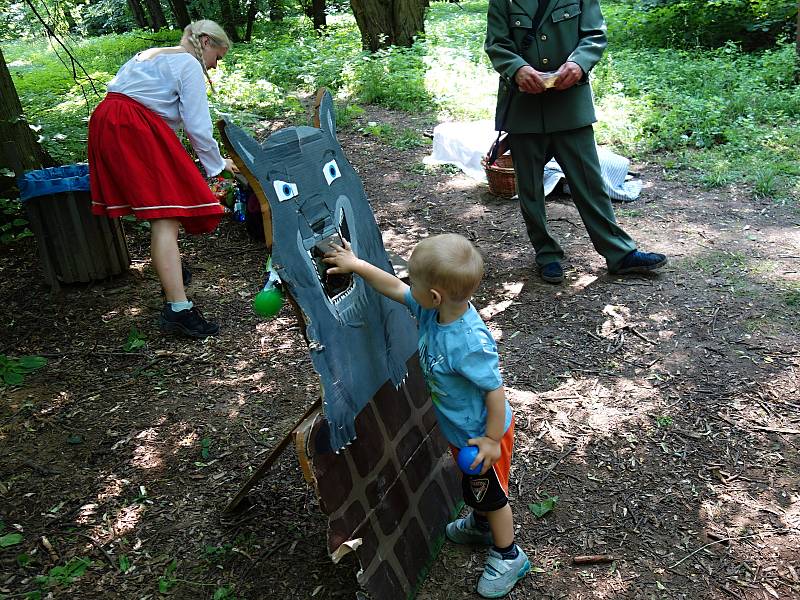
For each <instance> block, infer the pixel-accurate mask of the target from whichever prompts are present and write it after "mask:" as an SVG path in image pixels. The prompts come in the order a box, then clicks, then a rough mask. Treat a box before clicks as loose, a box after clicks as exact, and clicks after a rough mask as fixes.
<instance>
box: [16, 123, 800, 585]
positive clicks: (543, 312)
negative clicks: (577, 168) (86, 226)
mask: <svg viewBox="0 0 800 600" xmlns="http://www.w3.org/2000/svg"><path fill="white" fill-rule="evenodd" d="M367 121H375V122H378V123H389V124H394V125H395V126H397V127H400V128H404V127H412V128H417V129H428V128H430V126H431V123H429V122H426V121H424V120H419V121H415V120H414V119H413V118H409V117H408V116H407V115H400V114H397V113H390V112H386V111H382V110H379V109H369V110H368V112H367V113H366V114H365V115H364V116H363V117H362V118H361V119H360V122H359V123H355V124H354V125H353V127H351V128H349V129H348V130H346V131H345V132H342V133H341V139H342V142H343V146H344V149H345V153H346V154H347V156H348V157H349V159H350V161H351V162H352V163H353V165H354V166H355V167H356V169H357V170H358V172H359V174H360V175H361V177H362V179H363V181H364V184H365V187H366V190H367V195H368V197H369V198H370V200H371V202H372V206H373V209H374V211H375V213H376V217H377V220H378V223H379V225H380V227H381V229H382V231H383V232H384V240H385V243H386V246H387V248H388V249H389V250H391V251H394V252H396V253H398V254H400V255H403V256H407V254H408V252H409V249H410V247H411V246H412V245H413V243H414V242H416V241H417V240H419V239H420V238H421V237H424V236H426V235H429V234H435V233H440V232H452V231H455V232H460V233H463V234H464V235H467V236H469V237H470V238H471V239H472V240H473V241H474V242H475V244H476V245H477V246H478V247H479V248H480V250H481V251H482V252H483V253H484V255H485V258H486V264H487V274H486V278H485V281H484V283H483V284H482V286H481V288H480V290H479V291H478V294H477V296H476V298H475V304H476V306H477V307H478V308H479V309H480V310H481V311H482V314H483V315H484V317H485V319H486V320H487V323H488V324H489V326H490V328H491V329H492V331H493V332H494V333H495V335H496V337H497V340H498V343H499V348H500V352H501V365H502V370H503V374H504V378H505V383H506V389H507V390H508V395H509V397H510V400H511V403H512V406H513V408H514V410H515V411H516V415H517V428H516V432H517V433H516V449H515V457H514V466H513V468H512V472H511V502H512V506H513V509H514V515H515V523H516V527H517V541H518V543H519V544H520V545H521V546H522V547H523V548H524V549H525V551H526V552H527V553H528V555H529V557H530V559H531V562H532V565H533V567H534V568H533V572H532V573H530V574H529V575H528V576H527V577H526V578H525V579H524V580H523V581H521V582H520V583H519V585H518V586H517V588H516V589H515V590H514V591H513V592H512V593H511V594H510V595H509V598H516V599H523V598H549V599H556V598H558V599H561V598H570V599H576V600H577V599H588V598H598V599H599V598H686V599H701V598H702V599H705V598H708V599H711V598H739V599H751V600H755V599H762V598H763V599H765V600H770V599H771V598H800V468H799V467H800V455H799V454H798V445H800V390H799V389H798V386H800V373H798V369H799V368H800V358H799V357H798V329H800V318H799V317H798V305H800V268H798V264H800V263H798V258H800V213H798V210H797V208H796V206H795V207H791V206H782V205H780V204H779V203H776V202H775V201H773V200H771V199H755V198H754V197H753V195H752V193H751V191H750V190H748V189H744V188H737V187H732V188H726V189H718V190H711V191H709V190H704V189H701V188H698V187H696V186H694V185H692V184H691V183H690V181H691V180H690V177H689V173H687V172H680V171H678V172H665V171H663V170H662V169H660V168H658V167H656V166H654V165H652V164H636V165H633V170H635V171H637V172H638V173H640V174H641V177H642V179H643V180H644V182H645V189H644V191H643V193H642V197H641V198H640V199H639V200H637V201H636V202H633V203H629V204H626V205H617V214H618V218H619V220H620V222H621V223H622V224H623V226H624V227H625V228H626V229H627V230H628V231H629V232H630V233H631V234H632V235H633V236H634V237H635V238H636V239H637V240H638V241H639V243H640V246H641V247H642V248H644V249H647V250H654V251H659V252H665V253H666V254H668V255H669V256H670V264H669V266H668V267H667V268H666V269H664V271H663V272H662V273H661V274H659V275H655V276H635V277H626V278H617V277H612V276H609V275H608V274H607V272H606V270H605V265H604V263H603V261H602V259H601V257H600V256H598V255H597V254H596V253H595V252H594V251H593V249H592V248H591V245H590V243H589V241H588V238H587V236H586V233H585V230H584V229H583V227H582V224H581V222H580V218H579V217H578V214H577V212H576V210H575V208H574V206H573V205H572V204H571V202H570V199H569V198H568V197H565V196H557V197H555V198H551V199H550V200H549V206H548V216H549V221H550V225H551V227H552V229H553V231H554V232H555V234H556V235H557V237H558V238H559V239H560V240H561V241H562V242H563V245H564V247H565V250H566V252H567V260H566V262H565V267H566V270H567V281H566V282H565V283H564V284H563V285H561V286H553V285H548V284H545V283H542V282H541V281H540V280H539V279H538V278H537V276H536V275H535V272H534V269H533V265H534V257H533V251H532V249H531V247H530V244H529V243H528V241H527V237H526V234H525V231H524V227H523V224H522V219H521V217H520V216H519V213H518V207H517V206H516V203H515V202H514V201H510V200H501V199H498V198H495V197H493V196H491V195H489V194H488V192H487V188H486V186H485V185H478V184H475V183H474V182H472V181H470V180H469V179H467V178H466V177H464V176H463V175H461V174H458V173H454V172H453V170H452V169H448V168H436V169H431V168H427V169H426V168H425V167H424V166H423V165H422V163H421V159H422V157H423V156H424V155H425V154H426V153H427V152H428V149H427V148H414V149H408V150H397V149H395V148H392V147H391V146H390V145H388V144H384V143H382V142H381V141H380V140H379V139H377V138H376V137H373V136H368V135H365V134H364V133H362V132H361V131H359V124H360V125H363V124H364V123H366V122H367ZM126 225H127V238H128V243H129V246H130V251H131V255H132V257H133V264H132V268H131V271H130V273H129V274H128V275H126V276H122V277H119V278H115V279H113V280H111V281H106V282H101V283H97V284H93V285H79V286H69V287H65V288H64V289H63V290H62V293H61V295H59V296H56V297H52V296H50V295H49V290H48V288H47V287H46V286H45V285H44V284H43V283H42V277H41V274H40V272H39V270H38V262H37V259H36V256H35V244H34V243H33V242H32V241H31V240H26V241H24V242H22V243H19V244H16V245H14V246H10V247H7V248H4V252H3V254H2V257H0V269H2V288H1V290H0V299H1V300H2V306H5V309H4V310H3V311H2V313H0V354H7V355H14V356H19V355H26V354H32V355H39V356H44V357H46V358H47V359H48V364H47V365H46V366H45V367H44V368H43V369H41V370H40V371H37V372H35V373H33V374H30V375H28V376H27V378H26V381H25V382H24V384H23V385H21V386H16V387H5V388H0V396H1V397H2V403H1V404H0V447H2V449H3V450H2V452H0V519H2V524H3V527H4V529H3V530H2V531H0V536H5V535H7V534H16V533H18V534H21V536H22V539H21V541H20V542H19V543H16V544H13V545H9V546H8V547H5V548H0V573H2V575H0V597H7V598H12V597H14V598H15V597H28V598H36V597H41V598H45V597H53V598H81V599H104V598H124V599H131V600H133V599H137V600H138V599H145V598H156V597H159V596H160V595H162V594H166V595H168V596H171V597H173V598H187V599H189V598H191V599H194V598H214V599H215V600H222V599H228V600H230V599H232V598H240V599H260V598H303V599H305V598H312V597H313V598H354V597H355V596H356V593H357V590H358V586H357V584H356V581H355V571H356V565H355V563H354V561H353V560H352V559H346V560H345V561H343V563H340V564H339V565H333V564H332V563H331V561H330V560H329V558H328V556H327V554H326V549H325V531H326V520H325V518H324V517H323V515H322V513H321V512H320V511H319V509H318V506H317V504H316V499H315V497H314V494H313V492H312V491H311V490H310V489H309V488H308V487H307V486H306V484H305V483H304V481H303V478H302V475H301V472H300V469H299V466H298V463H297V460H296V458H295V455H294V452H293V450H292V449H291V448H290V449H289V450H287V451H285V452H284V453H283V454H282V456H281V458H280V460H279V461H278V462H277V464H276V465H275V467H274V468H273V470H272V471H271V472H270V474H269V475H268V476H267V477H266V478H265V479H264V480H263V482H262V483H261V484H259V485H257V486H256V487H255V488H254V490H253V491H252V493H251V496H250V499H251V501H252V507H251V508H250V510H248V511H246V512H245V513H244V514H242V515H240V516H238V517H235V518H229V519H226V518H223V517H222V516H221V509H222V508H223V507H224V506H225V505H226V503H227V501H228V500H229V499H230V498H232V496H233V495H234V494H235V493H236V491H237V490H238V489H239V487H240V486H241V485H242V484H243V483H244V481H245V480H246V479H247V477H248V475H249V473H251V472H252V470H253V469H254V468H256V467H257V466H258V465H259V464H260V463H261V462H262V461H263V459H264V457H265V456H266V455H267V454H268V452H269V451H270V449H271V448H272V447H274V446H275V444H277V443H278V441H279V440H280V439H281V438H282V436H283V435H284V434H285V433H286V432H288V431H289V430H290V429H291V427H292V426H293V424H294V421H295V420H296V419H297V418H298V417H299V415H301V414H302V413H303V412H304V411H305V409H306V408H307V407H308V406H310V405H311V403H313V401H314V400H315V399H316V398H317V397H318V395H319V388H318V385H317V383H316V378H315V376H314V374H313V371H312V369H311V366H310V361H309V360H308V353H307V350H306V347H305V344H304V342H303V340H302V338H301V336H300V334H299V328H298V326H297V323H296V321H295V318H294V316H293V314H292V313H291V311H290V309H289V308H287V307H285V308H284V309H283V311H282V312H281V313H280V314H279V316H278V317H277V318H275V319H273V320H270V321H264V320H260V319H259V318H257V317H256V316H255V315H254V314H253V313H252V311H251V310H250V306H249V304H250V300H251V298H252V296H253V294H254V293H255V292H256V291H257V290H258V289H259V287H260V285H261V284H262V283H263V282H262V277H261V272H262V270H263V267H264V261H265V253H264V250H263V248H262V247H261V245H260V244H258V243H257V242H254V241H252V240H250V239H249V238H248V236H247V234H246V232H245V230H244V227H243V226H242V225H240V224H238V223H235V222H233V221H232V220H226V221H224V222H223V224H222V226H221V227H220V229H219V230H218V231H217V233H215V234H214V235H212V236H208V237H200V238H191V237H187V238H186V239H184V240H183V242H182V243H183V250H184V255H185V260H186V262H187V264H188V265H189V266H190V267H191V269H192V270H193V273H194V281H193V283H192V284H191V286H190V289H189V293H190V296H191V297H192V298H193V299H194V300H195V302H196V303H197V304H198V305H199V306H200V307H201V308H202V309H203V310H204V312H205V313H206V314H207V315H209V316H213V317H216V318H217V319H218V320H219V321H220V323H221V325H222V332H221V334H220V335H219V336H218V337H215V338H210V339H208V340H206V341H205V342H195V341H188V340H185V339H178V338H173V337H165V336H163V335H162V334H161V333H160V332H159V331H158V328H157V325H156V323H157V315H158V311H159V309H160V306H161V298H160V295H159V285H158V281H157V279H156V277H155V274H154V273H153V271H152V269H151V267H150V264H149V258H148V232H147V230H146V229H144V228H142V227H141V226H134V225H132V224H130V223H129V224H126ZM132 327H135V328H136V329H138V330H139V331H140V332H141V334H142V336H143V337H144V339H145V341H146V344H145V345H144V346H142V347H140V348H137V349H134V350H133V351H130V352H126V351H124V349H123V346H124V345H125V343H126V340H127V339H128V336H129V333H130V332H131V328H132ZM552 497H557V501H556V503H555V508H554V510H553V511H552V512H550V513H548V514H546V515H544V516H542V517H540V518H537V517H536V516H535V515H534V514H533V512H532V510H531V509H530V508H529V505H530V504H534V503H538V502H540V501H542V500H546V499H547V498H552ZM0 539H6V538H3V537H0ZM578 555H609V556H611V557H612V558H613V562H610V563H603V564H593V565H585V566H581V565H574V564H573V558H574V557H575V556H578ZM84 558H85V559H88V561H91V562H90V564H89V565H88V568H85V563H81V562H80V559H84ZM482 564H483V554H482V553H481V552H480V551H477V550H474V549H470V548H461V547H455V546H454V545H452V544H449V543H446V544H445V545H444V547H443V550H442V552H441V553H440V554H439V556H438V558H437V559H436V560H435V562H434V564H433V565H432V567H431V570H430V573H429V576H428V578H427V580H426V581H425V583H424V584H423V586H422V588H421V590H420V592H419V594H418V598H420V599H424V600H434V599H435V600H445V599H455V598H477V595H476V594H475V592H474V585H475V582H476V580H477V578H478V576H479V574H480V572H481V569H482ZM64 566H67V568H66V569H64V568H61V569H59V568H58V567H64ZM37 576H39V578H38V579H37ZM36 592H40V594H41V595H40V596H37V595H36ZM29 593H31V594H29Z"/></svg>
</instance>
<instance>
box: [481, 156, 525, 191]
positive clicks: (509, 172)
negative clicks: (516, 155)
mask: <svg viewBox="0 0 800 600" xmlns="http://www.w3.org/2000/svg"><path fill="white" fill-rule="evenodd" d="M481 165H483V170H484V171H486V179H487V180H488V181H489V193H491V194H494V195H495V196H499V197H501V198H513V197H514V196H516V194H517V183H516V181H515V180H514V161H513V160H512V159H511V153H510V152H506V153H505V154H503V155H501V156H498V157H497V160H496V161H495V163H494V164H493V165H490V164H488V162H487V160H486V157H485V156H484V157H483V159H481Z"/></svg>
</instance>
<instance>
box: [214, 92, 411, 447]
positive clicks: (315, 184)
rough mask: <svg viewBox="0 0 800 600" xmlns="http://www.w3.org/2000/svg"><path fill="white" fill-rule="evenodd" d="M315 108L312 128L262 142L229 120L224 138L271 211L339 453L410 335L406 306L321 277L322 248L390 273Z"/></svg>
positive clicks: (277, 266) (280, 262) (401, 360)
mask: <svg viewBox="0 0 800 600" xmlns="http://www.w3.org/2000/svg"><path fill="white" fill-rule="evenodd" d="M319 100H320V102H319V127H306V126H299V127H288V128H286V129H281V130H279V131H277V132H275V133H273V134H272V135H270V136H269V137H268V138H267V139H266V140H265V141H264V142H262V143H259V142H257V141H256V140H254V139H253V138H252V137H250V136H249V135H248V134H247V133H245V132H244V131H243V130H242V129H241V128H239V127H237V126H236V125H234V124H232V123H230V122H229V121H227V120H226V121H225V127H224V132H225V135H226V137H227V140H228V142H229V143H230V144H231V146H232V148H233V150H234V151H235V153H236V154H238V156H239V157H240V158H241V159H242V161H243V162H244V163H245V166H246V168H247V169H248V170H249V171H250V173H251V174H252V175H253V176H255V177H256V178H257V179H258V183H259V184H260V186H261V188H262V189H263V192H264V196H266V199H267V201H268V203H269V210H270V212H271V217H272V219H271V221H272V231H271V243H272V266H273V269H274V270H275V271H276V272H277V274H278V276H279V277H280V279H281V281H282V282H283V286H284V290H285V291H286V292H287V293H288V295H289V296H291V298H293V299H294V301H295V302H296V303H297V305H298V306H299V308H300V309H301V310H302V312H303V316H304V319H305V322H306V337H307V340H308V344H309V350H310V352H311V360H312V363H313V366H314V369H315V370H316V371H317V373H318V374H319V376H320V381H321V384H322V401H323V411H324V414H325V417H326V420H327V425H328V428H329V436H328V437H329V440H330V447H331V449H333V450H337V451H338V450H339V449H341V448H343V447H344V446H346V445H347V444H348V443H350V442H351V441H352V440H353V439H354V437H355V427H354V424H353V423H354V419H355V417H356V415H358V413H359V412H360V411H361V409H362V408H363V407H364V406H365V404H366V403H367V402H368V401H369V400H370V398H372V396H374V395H375V393H376V392H377V391H378V389H379V388H380V387H381V386H382V385H383V384H384V383H385V382H386V381H387V380H388V381H391V382H392V383H393V384H394V385H395V386H399V385H400V384H401V383H402V382H403V379H404V378H405V376H406V361H407V360H408V359H409V358H410V357H411V356H412V355H413V354H414V352H415V351H416V345H417V341H416V337H417V336H416V323H415V322H414V320H413V319H412V317H411V315H410V314H409V312H408V310H407V309H406V308H405V307H404V306H402V305H400V304H398V303H396V302H394V301H392V300H389V299H388V298H385V297H384V296H382V295H380V294H378V293H377V292H375V291H374V290H373V289H372V288H371V287H369V286H368V285H366V284H365V283H364V281H363V280H362V279H361V278H360V277H357V276H353V275H336V276H329V275H328V274H327V265H326V264H325V263H324V262H322V257H323V255H324V254H325V252H327V251H328V247H329V243H330V242H332V241H333V242H336V243H341V241H342V240H347V241H348V242H350V244H351V245H352V247H353V251H354V252H355V253H356V255H357V256H359V257H360V258H362V259H364V260H366V261H369V262H370V263H372V264H373V265H377V266H378V267H380V268H381V269H383V270H384V271H387V272H389V273H393V269H392V265H391V263H390V262H389V258H388V256H387V254H386V250H385V249H384V247H383V241H382V238H381V233H380V230H379V229H378V226H377V224H376V222H375V216H374V215H373V213H372V209H371V208H370V206H369V202H368V201H367V197H366V193H365V192H364V187H363V185H362V183H361V180H360V179H359V177H358V175H357V174H356V172H355V170H354V169H353V167H352V166H351V165H350V163H349V162H348V161H347V159H346V158H345V156H344V154H343V152H342V148H341V146H340V144H339V141H338V139H337V138H336V119H335V116H334V113H333V101H332V99H331V96H330V94H329V93H328V92H324V94H322V95H321V96H320V97H319ZM262 210H263V209H262ZM267 243H268V244H269V243H270V233H269V232H267Z"/></svg>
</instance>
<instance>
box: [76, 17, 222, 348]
mask: <svg viewBox="0 0 800 600" xmlns="http://www.w3.org/2000/svg"><path fill="white" fill-rule="evenodd" d="M230 45H231V43H230V40H229V39H228V36H227V35H226V34H225V32H224V31H223V29H222V28H221V27H220V26H219V25H217V24H216V23H215V22H214V21H208V20H202V21H195V22H194V23H191V24H190V25H188V26H187V27H186V29H184V32H183V37H182V38H181V43H180V45H179V46H175V47H171V48H150V49H149V50H144V51H143V52H139V53H138V54H137V55H136V56H134V57H133V58H131V59H130V60H129V61H128V62H127V63H125V64H124V65H123V66H122V68H120V70H119V72H118V73H117V75H116V77H114V79H112V80H111V82H110V83H109V84H108V95H107V96H106V97H105V99H104V100H103V101H102V102H101V103H100V104H99V105H98V106H97V108H96V109H95V111H94V113H93V114H92V117H91V119H90V120H89V175H90V184H91V193H92V212H94V214H96V215H101V216H107V217H109V218H115V217H120V216H123V215H129V214H133V215H135V216H136V218H137V219H140V220H146V221H149V222H150V225H151V227H150V232H151V233H150V243H151V246H150V255H151V258H152V261H153V266H154V268H155V270H156V273H157V274H158V277H159V279H160V280H161V286H162V287H163V289H164V294H165V296H166V303H165V305H164V308H163V310H162V312H161V319H160V322H161V329H162V330H164V331H172V332H178V333H182V334H184V335H187V336H190V337H195V338H204V337H207V336H209V335H215V334H216V333H217V332H218V331H219V326H218V325H217V324H216V323H214V322H211V321H208V320H206V319H205V317H203V315H202V313H200V311H199V310H198V309H197V307H195V306H194V305H193V304H192V302H191V301H189V300H188V298H187V297H186V291H185V289H184V275H183V271H184V270H183V268H182V266H181V255H180V251H179V249H178V232H179V226H180V225H182V226H183V228H184V229H185V230H186V232H187V233H192V234H198V233H208V232H211V231H213V230H214V229H215V228H216V227H217V225H218V224H219V221H220V219H221V218H222V215H223V208H222V206H221V205H220V204H219V202H218V201H217V199H216V198H215V197H214V196H213V194H212V193H211V191H210V190H209V187H208V185H207V183H206V181H205V179H204V178H203V176H202V175H201V174H200V172H199V171H198V170H197V168H196V167H195V165H194V163H193V161H192V159H191V157H190V156H189V154H188V153H187V152H186V150H185V149H184V147H183V146H182V144H181V142H180V140H179V139H178V136H177V135H176V133H175V132H176V131H177V130H178V129H179V128H183V130H184V131H185V132H186V134H187V136H188V138H189V141H190V142H191V144H192V147H193V148H194V150H195V152H196V153H197V156H198V158H199V159H200V162H201V163H202V165H203V168H204V169H205V172H206V174H207V175H208V176H209V177H211V176H214V175H217V174H219V173H220V172H222V171H223V170H225V169H228V170H233V171H236V170H237V169H236V168H235V167H234V165H233V162H232V161H231V160H230V159H223V158H222V155H221V154H220V151H219V146H218V144H217V142H216V141H215V140H214V137H213V129H212V123H211V115H210V113H209V108H208V99H207V96H206V81H205V80H207V79H208V69H213V68H214V67H216V66H217V61H219V60H220V59H222V57H223V56H225V53H226V52H227V51H228V48H230ZM209 83H211V82H210V80H209ZM212 89H213V87H212ZM187 276H188V271H187Z"/></svg>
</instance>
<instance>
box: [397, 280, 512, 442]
mask: <svg viewBox="0 0 800 600" xmlns="http://www.w3.org/2000/svg"><path fill="white" fill-rule="evenodd" d="M404 300H405V304H406V306H407V307H408V309H409V310H410V311H411V314H412V315H414V316H415V317H416V318H417V321H418V324H419V342H418V348H419V361H420V365H421V366H422V371H423V373H424V374H425V381H426V382H427V383H428V389H429V390H430V393H431V399H432V400H433V406H434V408H435V409H436V415H437V417H438V419H439V427H440V428H441V430H442V433H443V434H444V437H445V438H447V441H448V442H450V443H451V444H453V445H454V446H456V447H457V448H463V447H464V446H466V445H467V440H468V439H470V438H476V437H481V436H483V435H485V433H486V400H485V395H486V392H491V391H492V390H496V389H497V388H499V387H500V386H501V385H503V378H502V377H501V375H500V369H499V358H498V356H497V345H496V344H495V341H494V338H492V334H491V333H490V332H489V329H488V328H487V327H486V324H485V323H484V322H483V319H481V317H480V315H479V314H478V311H476V310H475V307H474V306H472V304H470V305H469V308H468V309H467V311H466V312H465V313H464V314H463V315H462V316H461V317H460V318H459V319H457V320H455V321H453V322H452V323H448V324H446V325H441V324H439V323H438V322H437V319H438V317H439V311H437V310H435V309H431V310H426V309H424V308H422V307H421V306H420V305H419V303H417V301H416V300H414V297H413V296H412V295H411V290H410V289H409V290H408V291H407V292H406V295H405V298H404ZM505 410H506V416H505V424H504V425H503V431H504V432H505V431H507V430H508V428H509V426H510V425H511V406H510V405H509V404H508V400H506V401H505Z"/></svg>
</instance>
